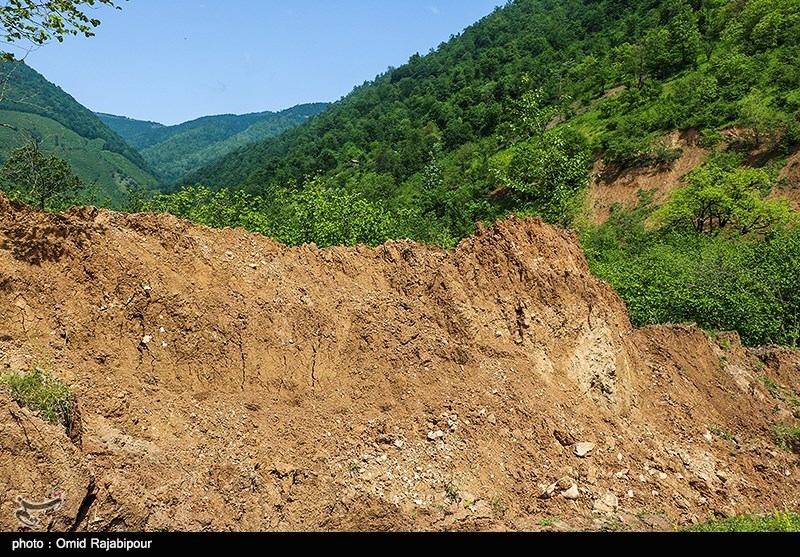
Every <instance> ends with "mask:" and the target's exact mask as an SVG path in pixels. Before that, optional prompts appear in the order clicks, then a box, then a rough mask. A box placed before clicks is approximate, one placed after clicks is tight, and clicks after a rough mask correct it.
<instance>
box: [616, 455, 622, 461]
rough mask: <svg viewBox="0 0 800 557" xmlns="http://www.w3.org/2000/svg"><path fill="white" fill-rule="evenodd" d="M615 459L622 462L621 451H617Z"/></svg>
mask: <svg viewBox="0 0 800 557" xmlns="http://www.w3.org/2000/svg"><path fill="white" fill-rule="evenodd" d="M617 460H619V461H620V462H622V453H617Z"/></svg>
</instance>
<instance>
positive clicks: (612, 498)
mask: <svg viewBox="0 0 800 557" xmlns="http://www.w3.org/2000/svg"><path fill="white" fill-rule="evenodd" d="M618 507H619V500H618V499H617V496H616V495H614V494H613V493H606V494H605V495H603V496H602V497H601V498H600V499H597V500H595V502H594V506H593V508H592V510H594V511H595V512H599V513H605V514H611V513H613V512H615V511H616V510H617V508H618Z"/></svg>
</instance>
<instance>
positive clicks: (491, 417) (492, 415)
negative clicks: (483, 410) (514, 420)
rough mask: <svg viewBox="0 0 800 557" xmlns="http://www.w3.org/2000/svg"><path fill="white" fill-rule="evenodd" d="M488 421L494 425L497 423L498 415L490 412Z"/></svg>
mask: <svg viewBox="0 0 800 557" xmlns="http://www.w3.org/2000/svg"><path fill="white" fill-rule="evenodd" d="M486 421H487V422H489V423H490V424H492V425H495V424H496V423H497V416H495V415H494V414H489V415H488V416H487V417H486Z"/></svg>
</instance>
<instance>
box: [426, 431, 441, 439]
mask: <svg viewBox="0 0 800 557" xmlns="http://www.w3.org/2000/svg"><path fill="white" fill-rule="evenodd" d="M442 437H444V431H442V430H441V429H438V430H436V431H430V432H428V440H429V441H436V440H437V439H441V438H442Z"/></svg>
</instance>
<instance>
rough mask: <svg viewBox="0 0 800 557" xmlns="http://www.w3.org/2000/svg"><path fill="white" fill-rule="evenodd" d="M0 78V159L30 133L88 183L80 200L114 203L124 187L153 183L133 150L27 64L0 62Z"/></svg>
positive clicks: (6, 155) (125, 189) (148, 187)
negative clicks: (0, 89) (0, 84)
mask: <svg viewBox="0 0 800 557" xmlns="http://www.w3.org/2000/svg"><path fill="white" fill-rule="evenodd" d="M0 82H1V83H2V85H3V88H2V94H0V162H4V161H5V160H6V159H7V158H8V157H9V155H10V152H11V151H12V150H13V149H16V148H18V147H20V146H21V145H23V144H25V143H27V142H28V141H29V140H30V139H31V138H33V139H35V140H36V141H38V142H39V143H40V145H41V149H42V151H44V152H46V153H52V154H55V155H57V156H59V157H61V158H63V159H65V160H66V161H67V162H68V163H69V164H70V166H72V167H73V169H74V171H75V173H76V174H77V175H78V177H79V178H80V179H81V181H83V182H84V183H85V184H87V185H89V188H88V189H87V190H86V192H85V195H83V196H82V197H80V198H79V199H78V200H79V201H80V202H82V203H86V204H107V205H118V204H119V202H120V201H121V200H122V199H123V198H124V196H125V192H126V191H127V188H128V187H132V186H134V187H135V186H138V187H140V188H147V189H157V188H158V186H159V181H158V180H157V179H155V178H154V177H153V175H152V174H151V173H150V171H149V170H148V165H147V163H146V162H145V161H144V159H143V158H142V156H141V155H140V154H139V153H138V152H136V151H135V150H134V149H132V148H131V147H130V146H129V145H128V144H127V143H126V142H125V140H123V139H122V138H121V137H120V136H118V135H117V134H116V133H114V132H113V131H111V130H110V129H109V128H108V127H107V126H106V125H105V124H103V123H102V122H101V121H100V120H99V119H98V118H97V116H95V115H94V114H93V113H92V112H91V111H90V110H88V109H87V108H85V107H83V106H81V105H80V104H79V103H78V102H77V101H76V100H75V99H73V98H72V97H70V96H69V95H67V94H66V93H65V92H64V91H62V90H61V89H59V88H58V87H56V86H55V85H53V84H52V83H50V82H48V81H47V80H46V79H45V78H44V77H42V76H41V75H40V74H38V73H37V72H36V71H34V70H33V69H31V68H30V67H29V66H27V65H25V64H23V63H20V62H6V63H0ZM106 198H107V199H106Z"/></svg>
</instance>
